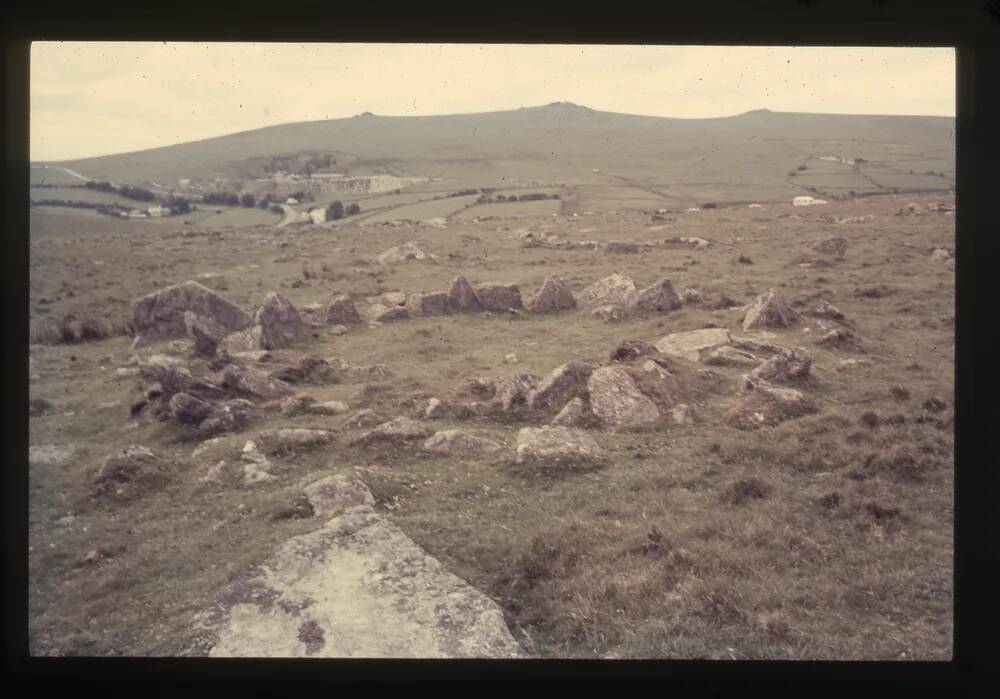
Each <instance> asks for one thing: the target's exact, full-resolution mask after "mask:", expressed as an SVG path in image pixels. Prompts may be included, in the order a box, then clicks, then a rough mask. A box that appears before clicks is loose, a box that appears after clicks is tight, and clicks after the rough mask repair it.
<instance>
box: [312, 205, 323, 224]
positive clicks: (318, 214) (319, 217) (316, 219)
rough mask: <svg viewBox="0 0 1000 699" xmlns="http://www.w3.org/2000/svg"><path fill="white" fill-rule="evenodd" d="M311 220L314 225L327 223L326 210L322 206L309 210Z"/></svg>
mask: <svg viewBox="0 0 1000 699" xmlns="http://www.w3.org/2000/svg"><path fill="white" fill-rule="evenodd" d="M309 220H310V221H312V222H313V223H324V222H326V209H324V208H323V207H321V206H318V207H316V208H315V209H309Z"/></svg>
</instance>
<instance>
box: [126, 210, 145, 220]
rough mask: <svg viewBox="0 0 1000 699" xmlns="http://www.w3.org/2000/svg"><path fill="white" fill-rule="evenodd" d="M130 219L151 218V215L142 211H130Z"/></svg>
mask: <svg viewBox="0 0 1000 699" xmlns="http://www.w3.org/2000/svg"><path fill="white" fill-rule="evenodd" d="M128 217H129V218H149V214H148V213H146V212H145V211H143V210H142V209H129V212H128Z"/></svg>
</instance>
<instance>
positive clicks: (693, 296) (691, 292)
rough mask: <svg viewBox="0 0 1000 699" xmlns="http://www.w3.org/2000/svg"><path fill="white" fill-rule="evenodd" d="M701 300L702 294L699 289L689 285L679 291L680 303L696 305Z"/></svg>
mask: <svg viewBox="0 0 1000 699" xmlns="http://www.w3.org/2000/svg"><path fill="white" fill-rule="evenodd" d="M701 301H702V294H701V291H700V290H698V289H695V288H694V287H690V286H689V287H687V288H685V289H684V290H683V291H681V303H683V304H684V305H685V306H696V305H697V304H699V303H701Z"/></svg>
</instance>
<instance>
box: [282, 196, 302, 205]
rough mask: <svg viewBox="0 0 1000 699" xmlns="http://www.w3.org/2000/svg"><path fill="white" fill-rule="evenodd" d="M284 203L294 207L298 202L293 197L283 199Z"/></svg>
mask: <svg viewBox="0 0 1000 699" xmlns="http://www.w3.org/2000/svg"><path fill="white" fill-rule="evenodd" d="M285 203H286V204H289V205H292V206H294V205H295V204H298V203H299V200H298V199H296V198H295V197H288V199H285Z"/></svg>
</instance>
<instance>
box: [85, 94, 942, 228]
mask: <svg viewBox="0 0 1000 699" xmlns="http://www.w3.org/2000/svg"><path fill="white" fill-rule="evenodd" d="M954 125H955V121H954V119H952V118H945V117H911V116H861V115H833V114H803V113H790V112H769V111H766V110H761V111H756V112H748V113H746V114H740V115H736V116H732V117H725V118H717V119H671V118H663V117H644V116H635V115H628V114H616V113H611V112H600V111H595V110H590V109H587V108H585V107H579V106H576V105H569V104H554V105H547V106H543V107H532V108H526V109H518V110H511V111H505V112H491V113H485V114H460V115H444V116H431V117H364V118H361V117H357V118H350V119H331V120H325V121H319V122H308V123H299V124H285V125H280V126H274V127H269V128H266V129H259V130H256V131H249V132H245V133H240V134H233V135H230V136H223V137H219V138H214V139H208V140H205V141H199V142H196V143H188V144H182V145H177V146H169V147H165V148H157V149H153V150H149V151H144V152H142V153H133V154H124V155H115V156H104V157H100V158H89V159H84V160H79V161H73V162H70V163H66V165H67V166H69V167H70V168H72V169H73V170H76V171H79V172H81V173H84V174H86V175H87V176H89V177H92V178H95V179H110V180H112V181H120V182H130V183H142V182H148V181H158V182H169V181H176V180H177V179H178V178H181V177H190V176H198V177H206V178H207V177H213V176H216V177H231V178H236V179H240V178H243V177H257V176H260V175H261V173H260V172H258V171H256V170H254V169H253V168H255V167H259V165H260V162H262V161H261V160H260V159H261V158H267V157H271V156H273V155H276V154H282V153H295V152H302V151H315V150H326V151H331V152H339V153H345V154H350V155H351V156H352V157H354V158H356V160H354V161H353V164H352V165H351V168H353V169H354V170H356V171H357V172H362V171H365V170H371V171H386V170H391V171H393V172H397V173H399V174H405V175H411V176H420V177H432V178H443V179H442V180H441V181H437V182H428V183H424V184H423V185H421V186H418V187H415V188H414V189H412V190H408V191H407V192H406V193H404V194H403V195H401V196H402V197H404V199H397V200H393V199H381V198H380V197H371V198H368V197H366V198H364V199H362V198H360V197H359V198H358V201H359V202H360V201H364V200H367V201H368V202H369V203H368V204H367V205H363V206H362V208H363V209H365V210H368V211H371V210H372V208H374V207H377V206H381V205H382V204H383V203H388V204H393V203H406V202H407V201H410V199H409V198H410V196H414V197H416V196H418V195H420V194H423V193H424V192H430V191H434V190H436V191H441V190H442V189H443V188H444V187H452V191H455V190H459V189H464V188H468V187H476V188H478V187H495V188H497V189H503V188H505V187H509V186H510V185H511V184H513V183H516V182H524V181H530V180H536V181H545V182H556V183H560V184H562V185H567V186H571V187H580V188H593V187H597V188H601V187H610V188H613V189H611V190H608V191H605V192H601V191H591V192H587V191H583V192H581V200H580V205H581V206H583V207H585V208H589V209H597V210H602V209H603V210H609V209H620V208H648V207H649V206H655V205H657V203H659V204H661V205H662V204H663V203H664V202H674V203H675V205H687V206H690V205H692V204H695V203H698V202H699V200H709V201H711V200H715V199H719V200H723V201H726V200H731V201H761V202H781V201H788V200H790V198H791V196H795V194H797V193H801V190H800V189H797V188H795V187H794V186H792V187H791V188H789V186H788V173H789V172H790V171H792V170H795V168H797V167H798V166H799V165H801V164H803V163H808V164H809V165H808V166H809V167H810V168H813V167H815V168H816V173H817V174H822V175H825V174H836V173H838V172H843V171H844V168H845V167H846V166H843V165H841V164H835V165H837V167H833V168H831V167H828V165H829V164H828V163H825V162H822V161H819V160H818V158H819V157H820V156H823V155H838V156H841V157H845V158H855V157H863V158H865V159H867V160H868V161H870V162H871V163H872V164H874V163H886V164H889V165H891V166H893V167H894V168H895V169H897V170H899V171H901V172H904V173H906V172H908V170H909V169H911V168H912V169H914V170H915V172H926V171H927V170H934V171H937V172H945V173H948V174H953V173H954V168H955V165H954V163H955V160H954ZM595 169H596V170H598V171H599V172H594V170H595ZM876 179H878V178H877V176H876ZM879 181H880V180H879ZM891 182H892V183H891V184H885V185H884V188H888V189H891V188H892V187H906V186H920V187H925V186H929V185H928V184H927V183H925V182H922V181H918V180H913V181H909V180H905V179H899V178H895V177H894V178H892V179H891ZM930 184H937V185H940V186H939V187H938V188H937V189H938V190H939V191H942V192H946V191H947V189H948V185H947V184H946V183H943V181H940V178H939V181H936V182H935V181H934V180H933V178H932V180H931V182H930ZM835 185H836V187H837V188H838V189H839V188H842V187H844V186H847V187H848V189H855V190H856V191H857V188H856V187H853V186H849V185H846V184H844V183H843V182H841V181H839V180H838V181H837V182H836V183H835ZM868 186H869V188H870V189H869V190H866V191H872V192H874V191H880V189H881V188H880V187H879V186H878V185H874V184H872V183H870V182H869V183H868ZM620 188H623V189H620ZM636 189H638V190H639V191H640V192H643V193H636V192H635V191H634V190H636ZM649 190H656V191H658V192H660V194H656V193H653V192H650V191H649ZM390 196H393V195H389V194H385V195H381V197H390ZM346 199H349V198H348V197H345V200H346ZM418 215H422V214H418Z"/></svg>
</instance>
